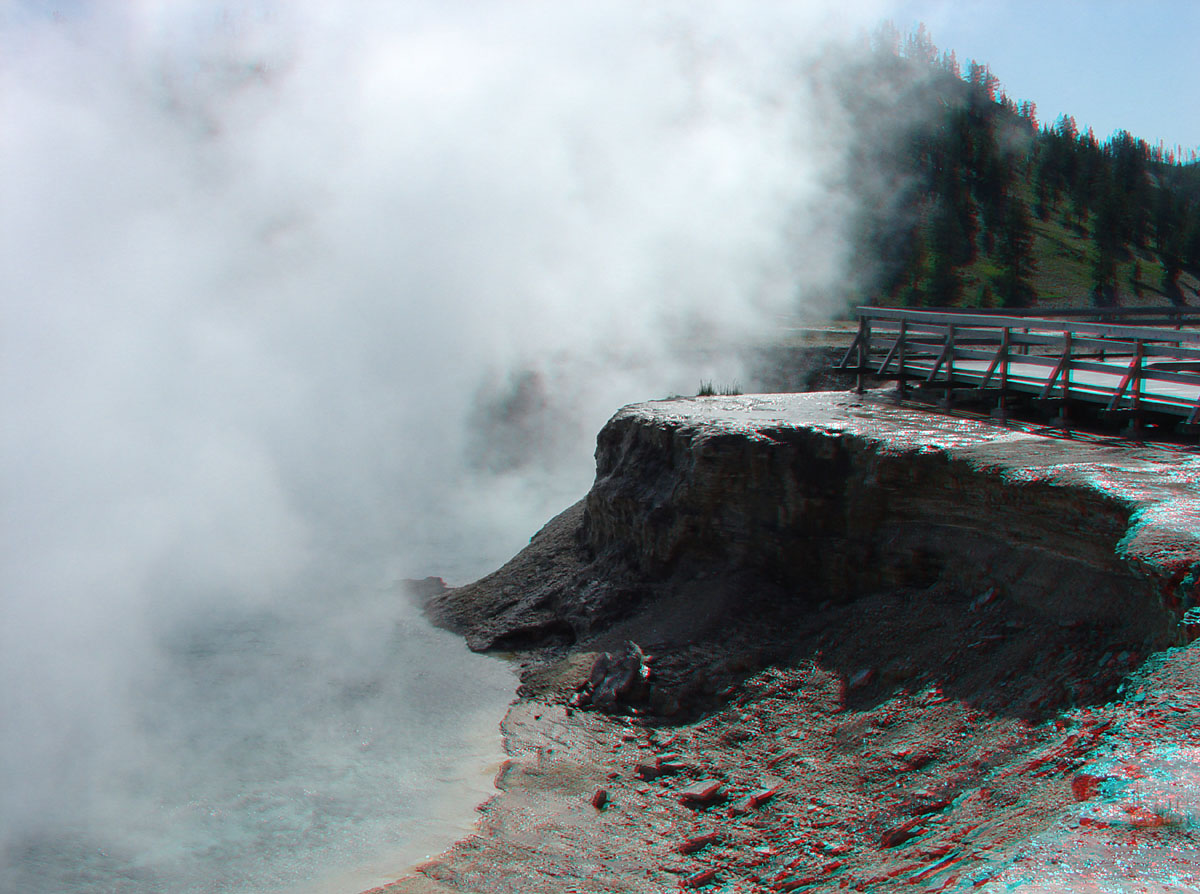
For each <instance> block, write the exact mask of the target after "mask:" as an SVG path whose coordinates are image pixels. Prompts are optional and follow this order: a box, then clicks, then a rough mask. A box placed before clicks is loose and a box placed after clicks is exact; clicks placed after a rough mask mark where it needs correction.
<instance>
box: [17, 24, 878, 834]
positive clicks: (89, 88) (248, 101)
mask: <svg viewBox="0 0 1200 894" xmlns="http://www.w3.org/2000/svg"><path fill="white" fill-rule="evenodd" d="M875 12H876V9H875V7H874V6H871V5H869V4H860V6H859V7H858V10H857V12H856V14H855V15H854V16H851V17H849V18H848V17H847V16H846V15H845V12H844V9H843V5H842V4H832V3H830V4H827V3H794V2H792V3H774V2H764V3H754V4H737V3H700V4H697V3H692V2H688V3H682V2H681V3H649V4H644V3H627V4H626V3H616V4H614V3H610V2H605V3H541V2H537V3H535V2H528V3H521V2H518V3H499V2H496V3H488V2H457V3H456V2H449V3H448V2H437V3H433V2H429V3H422V2H411V3H384V2H380V3H370V2H363V3H351V4H343V3H338V4H328V3H315V2H314V3H302V2H294V3H293V2H287V3H283V2H280V3H272V2H258V3H252V2H247V3H244V4H235V3H225V4H213V3H207V2H196V3H184V2H166V0H160V2H153V0H142V2H136V3H133V2H131V3H123V4H117V3H102V2H94V3H88V2H64V3H60V4H52V3H26V4H23V5H18V6H17V7H15V8H14V9H13V10H12V11H10V12H8V13H6V14H0V53H2V58H0V267H2V269H3V271H4V276H3V279H2V281H0V302H2V303H0V313H2V314H3V319H2V325H0V364H2V367H0V405H2V406H3V407H4V415H5V425H4V426H3V430H2V431H0V469H2V470H3V471H2V472H0V474H2V475H3V501H2V503H0V513H2V516H0V517H2V519H3V521H2V524H3V536H2V540H0V551H2V552H0V599H2V600H3V602H2V603H0V714H2V716H3V717H4V723H3V725H2V727H0V774H2V775H0V783H2V787H3V789H4V794H3V796H2V797H3V801H2V802H0V824H3V825H2V826H0V833H3V832H4V831H5V829H8V830H12V829H15V828H21V827H23V826H25V825H26V824H27V823H28V822H30V819H31V817H33V816H35V815H37V814H39V813H40V812H42V811H43V809H44V808H46V803H47V802H49V801H53V800H54V793H56V792H57V793H59V795H61V798H62V799H64V800H65V799H68V798H71V797H73V796H74V793H77V792H78V791H80V790H83V789H86V788H87V786H88V784H89V780H91V779H94V777H95V775H96V774H97V773H100V772H102V771H103V767H104V763H103V755H104V754H107V753H108V752H110V751H111V752H118V751H122V750H124V751H126V752H128V751H130V750H131V749H132V750H134V751H136V748H135V747H134V746H133V745H132V744H131V743H132V742H133V740H134V738H135V737H134V735H133V733H132V732H130V730H129V728H128V727H129V713H130V710H131V708H130V704H129V702H130V698H131V696H130V692H131V690H133V689H134V688H136V681H137V680H138V679H139V678H140V676H141V675H142V674H144V673H145V672H146V669H147V668H150V667H153V662H154V661H155V656H156V654H157V652H158V648H159V646H158V643H159V639H160V637H161V636H162V634H163V631H164V630H168V629H174V628H175V627H177V626H178V625H181V624H187V623H191V621H192V620H193V619H194V618H196V617H198V616H201V615H204V614H205V613H213V612H220V611H223V610H226V609H230V608H234V609H237V610H245V609H246V608H247V607H248V606H256V607H262V606H267V607H271V608H273V609H278V608H280V607H281V606H284V607H286V606H289V605H290V603H292V602H293V601H294V602H297V603H299V602H300V601H301V600H299V599H297V597H296V593H297V592H298V591H300V590H301V589H303V588H304V586H305V585H306V581H309V580H310V579H311V578H312V577H313V576H314V575H319V576H321V577H322V578H323V579H329V580H347V581H349V580H352V579H354V578H358V579H362V580H367V581H370V582H374V581H376V580H379V579H382V578H383V577H385V576H387V575H389V574H390V575H423V574H426V573H447V574H448V575H449V576H451V577H454V578H457V579H458V580H462V579H463V577H465V576H469V575H472V574H476V573H479V572H482V571H485V570H488V566H489V565H492V564H493V563H495V562H496V561H497V560H499V559H502V558H504V557H505V556H506V555H507V554H510V553H511V552H512V551H513V550H514V549H515V548H516V547H517V546H519V544H520V543H521V542H522V541H523V540H524V539H525V538H527V537H528V536H529V534H530V533H531V532H532V531H533V530H535V529H536V528H537V527H538V526H539V525H540V523H541V522H542V521H544V520H545V518H546V517H547V516H548V515H549V514H550V513H551V512H553V511H556V510H558V509H560V508H562V507H563V506H565V505H566V503H568V502H570V501H571V500H573V499H575V498H577V497H579V496H582V494H583V492H584V490H585V489H586V487H587V484H588V482H589V479H590V475H591V448H592V443H593V438H594V435H595V431H596V429H597V428H598V426H599V425H600V424H601V423H602V422H603V420H604V419H605V418H606V416H607V415H608V414H609V413H611V412H612V411H613V410H614V409H616V407H617V406H619V405H620V404H621V403H623V402H627V401H629V400H634V399H644V398H651V397H659V396H665V395H667V394H669V393H672V392H679V393H689V392H694V390H695V387H696V384H697V383H698V381H699V379H700V378H701V377H705V378H712V377H714V376H715V377H717V378H718V380H729V381H732V380H735V379H738V378H739V377H740V376H742V375H744V371H743V370H742V368H741V366H740V361H739V360H738V359H737V358H738V356H740V355H739V354H738V353H737V352H736V351H734V350H733V349H734V348H741V347H743V346H745V345H746V344H751V343H754V342H755V341H756V340H758V339H761V338H763V337H764V336H765V335H767V334H769V332H770V330H771V328H772V327H773V326H774V325H775V324H776V321H777V317H778V315H779V314H783V313H793V312H796V311H798V310H806V311H808V312H809V313H812V314H814V315H816V314H821V313H824V312H826V311H827V310H828V309H829V308H830V307H832V306H833V305H834V303H835V302H836V300H837V297H838V295H839V294H840V291H839V277H840V275H841V272H842V269H843V265H844V262H845V260H846V259H845V251H846V248H845V243H844V240H843V237H842V232H841V220H842V216H843V214H844V212H845V211H846V209H847V199H846V198H845V197H844V195H843V194H842V191H841V188H840V186H839V184H840V183H841V182H842V170H841V167H840V166H841V164H842V159H843V154H842V149H843V147H844V145H845V143H846V140H847V139H848V134H847V133H846V132H845V131H844V127H845V124H844V121H843V118H842V111H841V108H840V106H839V104H838V102H837V101H836V97H835V95H834V94H833V93H832V92H831V91H829V90H828V89H826V86H825V85H827V83H828V80H827V78H826V77H825V70H824V66H826V65H828V64H831V62H830V60H831V58H832V56H831V54H830V53H829V52H828V50H829V48H830V46H831V45H832V44H833V43H834V42H836V41H839V40H842V39H844V38H847V37H849V36H850V34H851V29H852V28H855V27H858V26H860V25H863V24H868V25H869V24H870V23H871V21H872V20H873V16H874V13H875ZM722 351H724V352H725V353H722ZM295 610H296V611H303V610H305V609H304V608H303V607H302V606H299V605H298V607H297V608H296V609H295ZM81 742H90V743H92V744H93V746H94V747H91V749H90V750H91V751H92V752H94V753H93V755H92V757H90V758H89V759H88V760H85V761H82V762H81V761H80V760H78V752H79V751H80V749H81V748H84V749H85V750H87V748H86V747H85V746H81V744H80V743H81ZM97 755H100V756H99V757H98V756H97ZM47 809H48V808H47Z"/></svg>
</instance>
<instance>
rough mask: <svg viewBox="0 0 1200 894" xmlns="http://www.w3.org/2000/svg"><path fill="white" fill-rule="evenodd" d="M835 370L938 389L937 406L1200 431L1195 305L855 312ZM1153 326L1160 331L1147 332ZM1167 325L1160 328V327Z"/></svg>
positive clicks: (1199, 337)
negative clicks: (1083, 408)
mask: <svg viewBox="0 0 1200 894" xmlns="http://www.w3.org/2000/svg"><path fill="white" fill-rule="evenodd" d="M857 315H858V321H859V326H858V332H857V334H856V335H855V338H854V341H853V342H852V343H851V345H850V348H849V349H848V350H847V351H846V353H845V355H844V356H843V357H842V360H841V362H840V363H839V364H838V367H837V368H838V369H842V370H850V371H855V372H857V373H858V384H859V388H860V390H861V389H862V388H863V386H864V384H865V381H866V379H867V378H868V377H871V376H874V377H879V378H887V379H896V380H898V381H899V383H900V389H901V392H902V393H903V392H905V391H906V389H907V388H908V387H910V386H912V385H916V386H918V387H920V388H923V389H927V390H928V389H940V390H941V391H942V393H943V396H944V399H945V401H946V402H947V403H949V402H950V401H951V400H952V399H963V398H971V397H974V398H978V399H984V400H994V401H995V402H996V407H997V414H1003V413H1004V412H1005V411H1006V409H1007V407H1008V405H1009V404H1010V403H1013V402H1016V401H1029V400H1033V401H1042V402H1046V401H1049V402H1053V403H1054V404H1055V405H1056V406H1058V407H1059V416H1060V418H1063V417H1065V415H1066V410H1067V408H1068V407H1069V406H1071V405H1072V404H1087V405H1091V406H1093V407H1094V408H1096V409H1098V410H1099V411H1100V414H1101V415H1102V416H1105V415H1106V416H1119V417H1128V419H1129V421H1130V422H1131V423H1132V424H1134V425H1140V424H1141V422H1142V420H1143V419H1150V418H1153V419H1155V420H1158V421H1166V422H1169V423H1172V424H1174V425H1175V426H1176V428H1177V429H1179V430H1181V431H1183V432H1188V433H1193V434H1194V433H1196V432H1198V431H1200V328H1189V327H1191V326H1196V327H1200V308H1161V309H1136V310H1128V311H1127V310H1124V309H1082V310H1074V311H1056V312H1053V313H1039V314H1038V315H1037V316H1012V315H1008V316H1005V315H1000V314H992V313H969V312H956V311H922V310H903V309H898V308H879V307H861V308H859V309H858V311H857ZM1153 323H1158V324H1159V325H1149V324H1153ZM1163 323H1166V324H1167V325H1161V324H1163Z"/></svg>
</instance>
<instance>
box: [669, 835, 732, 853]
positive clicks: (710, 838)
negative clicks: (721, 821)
mask: <svg viewBox="0 0 1200 894" xmlns="http://www.w3.org/2000/svg"><path fill="white" fill-rule="evenodd" d="M720 838H721V835H720V833H719V832H708V833H706V834H704V835H697V836H695V837H693V838H685V839H684V841H683V843H682V844H680V845H679V846H678V847H676V848H675V850H676V851H678V852H679V853H681V854H694V853H696V851H700V850H703V849H704V848H706V847H708V846H709V845H710V844H713V843H714V842H716V841H719V840H720Z"/></svg>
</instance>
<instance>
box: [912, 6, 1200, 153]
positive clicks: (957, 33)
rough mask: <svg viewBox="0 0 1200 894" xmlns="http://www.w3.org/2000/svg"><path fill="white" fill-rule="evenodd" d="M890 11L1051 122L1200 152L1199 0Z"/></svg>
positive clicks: (942, 7)
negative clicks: (972, 62) (980, 67)
mask: <svg viewBox="0 0 1200 894" xmlns="http://www.w3.org/2000/svg"><path fill="white" fill-rule="evenodd" d="M892 15H893V20H894V21H895V23H896V25H897V26H898V27H899V28H900V29H901V30H902V31H907V30H909V29H910V28H912V27H913V26H915V24H916V23H917V22H921V21H923V22H925V24H926V26H927V27H928V28H929V30H930V32H931V34H932V37H933V41H934V43H935V44H937V46H938V47H939V48H941V49H953V50H954V51H955V52H956V53H957V55H958V58H959V60H960V61H963V62H965V61H966V60H967V59H976V60H978V61H980V62H984V63H986V64H988V65H989V66H991V69H992V71H993V73H994V74H995V75H996V76H997V77H999V78H1000V82H1001V84H1002V85H1003V86H1004V89H1005V92H1007V93H1008V94H1009V95H1010V96H1012V97H1013V98H1014V99H1018V100H1020V99H1029V100H1032V101H1034V102H1036V103H1037V107H1038V114H1039V117H1040V118H1041V119H1042V120H1043V121H1053V120H1054V119H1056V118H1057V117H1058V116H1059V115H1060V114H1064V113H1066V114H1070V115H1074V116H1075V119H1076V121H1077V122H1078V123H1079V126H1080V129H1081V130H1083V129H1085V128H1087V127H1089V126H1090V127H1091V128H1093V129H1094V130H1095V132H1096V135H1097V136H1098V137H1100V138H1101V139H1104V138H1106V137H1108V136H1110V135H1111V134H1112V133H1113V132H1114V131H1116V130H1119V129H1124V130H1128V131H1129V132H1130V133H1132V134H1133V135H1134V136H1137V137H1140V138H1142V139H1144V140H1146V141H1147V142H1149V143H1152V144H1153V143H1157V142H1158V141H1159V140H1162V141H1163V142H1164V143H1165V144H1166V145H1167V146H1168V147H1171V146H1173V145H1176V144H1179V145H1182V146H1183V147H1184V148H1186V149H1200V89H1198V86H1200V62H1197V60H1198V59H1200V0H1137V2H1135V0H1007V2H999V0H998V2H980V0H958V2H953V3H952V2H940V0H899V2H897V3H896V5H895V7H894V12H893V13H892Z"/></svg>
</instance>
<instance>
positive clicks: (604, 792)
mask: <svg viewBox="0 0 1200 894" xmlns="http://www.w3.org/2000/svg"><path fill="white" fill-rule="evenodd" d="M607 803H608V789H606V788H598V789H596V793H595V794H594V795H592V806H593V807H595V808H596V809H597V810H603V809H604V806H605V805H606V804H607Z"/></svg>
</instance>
